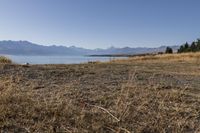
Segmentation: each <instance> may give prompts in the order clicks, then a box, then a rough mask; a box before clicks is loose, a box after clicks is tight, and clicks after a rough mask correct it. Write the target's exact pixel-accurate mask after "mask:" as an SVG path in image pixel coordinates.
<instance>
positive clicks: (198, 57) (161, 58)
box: [114, 52, 200, 63]
mask: <svg viewBox="0 0 200 133" xmlns="http://www.w3.org/2000/svg"><path fill="white" fill-rule="evenodd" d="M169 61H172V62H200V52H195V53H194V52H193V53H192V52H191V53H180V54H179V53H174V54H157V55H154V54H152V55H151V54H149V55H144V56H134V57H129V58H128V59H120V60H115V61H114V62H117V63H123V62H125V63H127V62H146V63H148V62H169Z"/></svg>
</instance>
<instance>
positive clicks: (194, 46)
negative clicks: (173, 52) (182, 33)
mask: <svg viewBox="0 0 200 133" xmlns="http://www.w3.org/2000/svg"><path fill="white" fill-rule="evenodd" d="M190 50H191V51H192V52H196V51H197V46H196V42H192V44H191V46H190Z"/></svg>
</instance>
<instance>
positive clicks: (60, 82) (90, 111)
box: [0, 54, 200, 133]
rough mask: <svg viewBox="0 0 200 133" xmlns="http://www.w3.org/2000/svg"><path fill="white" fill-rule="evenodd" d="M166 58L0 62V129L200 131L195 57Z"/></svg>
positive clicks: (146, 132)
mask: <svg viewBox="0 0 200 133" xmlns="http://www.w3.org/2000/svg"><path fill="white" fill-rule="evenodd" d="M170 56H171V55H170ZM180 56H181V55H174V57H177V58H181V57H180ZM184 56H185V57H186V54H184V55H183V57H184ZM196 56H197V55H194V57H188V56H187V57H188V58H190V59H192V60H193V58H195V57H196ZM174 57H173V58H174ZM185 57H184V59H185ZM167 58H169V55H159V61H157V62H151V61H146V60H143V61H142V62H141V61H138V62H137V61H136V62H135V61H133V60H132V59H130V60H126V61H121V62H120V61H119V62H112V63H98V64H80V65H35V66H29V67H24V66H20V65H9V64H7V65H1V67H0V131H1V132H69V133H70V132H71V133H72V132H78V133H79V132H80V133H84V132H91V133H93V132H110V133H112V132H117V133H131V132H138V133H140V132H142V133H160V132H163V133H171V132H174V133H182V132H186V133H188V132H191V133H195V132H196V133H197V132H200V97H199V96H200V95H199V94H200V90H199V87H200V83H199V80H200V69H199V64H200V62H196V61H195V62H190V60H188V59H187V60H182V61H181V62H180V61H179V60H178V59H177V60H175V59H173V62H169V63H167V62H166V59H167ZM162 59H163V61H161V60H162ZM167 60H168V59H167ZM192 71H193V73H194V74H193V73H191V72H192Z"/></svg>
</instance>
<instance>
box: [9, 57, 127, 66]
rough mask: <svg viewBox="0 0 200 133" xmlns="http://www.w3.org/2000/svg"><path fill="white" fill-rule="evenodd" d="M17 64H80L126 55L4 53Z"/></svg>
mask: <svg viewBox="0 0 200 133" xmlns="http://www.w3.org/2000/svg"><path fill="white" fill-rule="evenodd" d="M6 57H8V58H10V59H11V60H12V61H13V62H14V63H17V64H24V63H29V64H80V63H87V62H89V61H101V62H105V61H110V60H115V59H124V58H126V57H89V56H21V55H19V56H18V55H6Z"/></svg>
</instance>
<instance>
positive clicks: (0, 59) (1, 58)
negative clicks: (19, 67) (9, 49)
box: [0, 56, 12, 64]
mask: <svg viewBox="0 0 200 133" xmlns="http://www.w3.org/2000/svg"><path fill="white" fill-rule="evenodd" d="M0 63H3V64H5V63H12V61H11V60H10V59H9V58H7V57H5V56H0Z"/></svg>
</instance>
